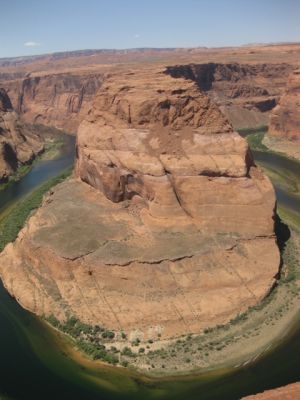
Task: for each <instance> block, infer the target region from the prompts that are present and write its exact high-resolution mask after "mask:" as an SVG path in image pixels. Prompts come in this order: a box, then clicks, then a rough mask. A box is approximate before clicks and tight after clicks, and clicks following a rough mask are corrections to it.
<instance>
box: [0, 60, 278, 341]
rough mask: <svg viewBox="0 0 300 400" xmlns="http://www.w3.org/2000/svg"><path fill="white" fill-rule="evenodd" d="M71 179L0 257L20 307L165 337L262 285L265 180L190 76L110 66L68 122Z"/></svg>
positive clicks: (224, 316) (268, 270) (266, 248)
mask: <svg viewBox="0 0 300 400" xmlns="http://www.w3.org/2000/svg"><path fill="white" fill-rule="evenodd" d="M76 175H77V179H71V180H69V181H67V182H65V183H63V184H61V185H59V186H57V187H56V188H55V189H54V191H52V192H51V193H50V194H49V195H48V196H47V197H46V199H45V201H44V204H43V206H42V207H41V208H40V209H39V210H38V211H37V212H36V214H35V215H34V216H33V217H31V218H30V220H29V221H28V224H27V225H26V227H25V228H24V229H23V230H22V231H21V233H20V235H19V237H18V239H17V241H16V242H15V243H14V244H10V245H8V246H7V247H6V249H5V251H4V252H3V253H2V255H1V256H0V273H1V278H2V279H3V282H4V284H5V286H6V287H7V289H8V290H9V292H10V293H11V294H12V295H13V296H15V297H16V299H17V300H18V301H19V302H20V303H21V304H22V305H23V306H24V307H26V308H28V309H30V310H31V311H33V312H35V313H37V314H39V315H49V314H55V315H56V317H57V318H59V319H65V318H67V317H69V316H71V315H75V316H77V317H78V318H79V319H81V320H82V321H84V322H86V323H90V324H100V325H102V326H105V327H107V328H109V329H113V330H115V331H116V332H120V331H121V330H122V331H125V332H126V333H128V335H129V336H128V337H129V338H131V337H133V336H132V335H135V334H136V333H137V332H138V334H139V335H140V337H142V338H144V339H148V338H157V333H159V334H160V335H161V336H162V337H163V338H164V337H165V338H166V337H176V336H179V335H183V334H187V333H192V332H195V333H196V332H200V331H201V330H203V329H204V328H206V327H208V326H213V325H215V324H218V323H224V322H226V321H228V320H229V319H231V318H233V317H234V316H235V315H237V314H238V313H239V312H242V311H244V310H246V309H247V307H249V306H251V305H254V304H257V303H259V302H260V301H261V300H262V299H263V298H264V296H265V295H266V294H267V293H268V291H269V290H270V288H271V287H272V285H273V284H274V282H275V279H276V278H275V276H276V274H277V272H278V267H279V252H278V248H277V245H276V240H275V237H274V229H273V228H274V227H273V224H274V221H273V217H274V209H275V196H274V191H273V187H272V185H271V183H270V181H269V179H268V178H266V177H265V176H264V174H263V173H262V172H261V171H260V170H259V169H258V168H256V167H255V166H254V165H253V162H252V159H251V154H250V152H249V149H248V146H247V144H246V142H245V140H244V139H242V138H241V137H240V136H239V135H238V134H237V133H235V132H234V131H233V129H232V127H231V125H230V124H229V122H228V121H227V120H226V118H225V117H224V115H223V114H222V113H221V112H220V110H219V109H218V108H217V107H216V106H215V105H214V104H213V103H212V102H211V100H210V99H209V98H208V97H207V96H206V95H205V94H203V93H202V92H200V91H199V89H198V87H197V85H196V84H195V83H194V82H192V81H190V80H186V79H174V78H172V77H170V76H168V75H166V74H165V71H164V70H163V69H160V68H157V69H154V68H151V69H150V68H149V69H146V68H143V69H142V70H127V71H122V73H120V72H119V73H118V74H115V75H111V77H109V78H108V79H107V80H106V81H105V84H104V85H103V86H102V87H101V89H100V90H99V92H98V94H97V96H96V98H95V101H94V105H93V107H92V109H91V110H90V112H89V113H88V115H87V116H86V118H85V120H84V121H83V122H82V123H81V125H80V128H79V131H78V143H77V163H76Z"/></svg>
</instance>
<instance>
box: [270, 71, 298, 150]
mask: <svg viewBox="0 0 300 400" xmlns="http://www.w3.org/2000/svg"><path fill="white" fill-rule="evenodd" d="M268 134H269V135H270V136H271V137H272V136H274V137H276V138H280V139H287V140H290V141H293V142H298V143H300V70H297V71H294V72H293V73H292V74H291V75H290V77H289V80H288V84H287V89H286V91H285V93H284V95H283V96H282V97H281V98H280V101H279V104H278V105H277V106H276V107H275V108H274V110H273V112H272V114H271V117H270V124H269V132H268Z"/></svg>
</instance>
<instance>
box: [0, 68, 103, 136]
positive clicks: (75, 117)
mask: <svg viewBox="0 0 300 400" xmlns="http://www.w3.org/2000/svg"><path fill="white" fill-rule="evenodd" d="M102 80H103V74H102V73H100V72H85V71H82V72H77V73H76V72H61V73H54V72H53V73H52V74H46V73H39V74H31V75H30V74H29V76H26V77H25V78H23V79H18V80H10V81H5V82H3V85H4V87H6V88H7V89H8V90H9V93H10V95H11V97H12V103H13V104H14V107H15V109H16V110H17V111H18V113H19V114H20V115H22V119H23V120H24V121H25V122H27V123H31V124H42V125H48V126H54V127H55V128H58V129H63V130H65V131H67V132H70V133H74V134H75V133H76V131H77V128H78V125H79V123H80V122H81V120H82V119H83V118H84V116H85V115H86V114H87V112H88V110H89V108H90V107H91V104H92V101H93V99H94V96H95V94H96V92H97V90H98V89H99V87H100V86H101V84H102Z"/></svg>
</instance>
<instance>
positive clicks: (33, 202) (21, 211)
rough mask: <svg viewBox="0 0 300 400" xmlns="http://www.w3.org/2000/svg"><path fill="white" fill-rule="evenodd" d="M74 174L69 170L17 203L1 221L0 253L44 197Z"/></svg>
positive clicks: (13, 238)
mask: <svg viewBox="0 0 300 400" xmlns="http://www.w3.org/2000/svg"><path fill="white" fill-rule="evenodd" d="M71 172H72V169H71V168H70V169H68V170H66V171H64V172H63V173H61V174H60V175H58V176H57V177H55V178H52V179H50V180H49V181H47V182H45V183H44V184H43V185H41V186H40V187H38V188H37V189H36V190H34V191H33V192H32V193H30V194H29V195H28V196H26V197H25V198H24V199H22V200H21V201H19V202H17V203H16V204H15V205H14V206H13V207H12V208H11V209H10V210H9V211H8V212H7V213H6V214H5V215H4V216H3V218H2V219H1V220H0V251H2V250H3V249H4V247H5V246H6V244H7V243H9V242H13V241H14V240H15V239H16V238H17V236H18V233H19V231H20V229H21V228H22V227H23V225H24V223H25V221H26V219H27V218H28V216H29V215H30V213H31V212H32V211H33V210H35V209H36V208H37V207H39V206H40V204H41V203H42V199H43V196H44V194H45V193H46V192H48V190H50V189H51V188H52V187H53V186H55V185H57V184H58V183H60V182H62V181H63V180H65V179H66V178H67V177H68V176H69V175H70V174H71Z"/></svg>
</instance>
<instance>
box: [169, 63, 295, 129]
mask: <svg viewBox="0 0 300 400" xmlns="http://www.w3.org/2000/svg"><path fill="white" fill-rule="evenodd" d="M294 68H295V67H294V66H292V65H289V64H284V63H280V64H279V63H276V64H273V63H269V64H265V63H263V64H262V63H259V64H258V63H254V64H245V63H240V64H238V63H224V64H220V63H207V64H187V65H177V66H176V65H174V66H170V67H168V68H167V73H168V74H170V75H171V76H173V77H175V78H178V77H185V78H187V79H191V80H193V81H195V82H196V83H197V85H198V86H199V88H200V89H201V90H204V91H205V92H206V93H207V94H208V95H209V96H210V97H211V98H212V99H213V101H214V102H215V103H216V104H218V105H219V107H220V108H221V109H222V111H223V112H224V114H225V115H226V116H227V118H228V119H229V120H230V121H231V123H232V124H233V126H234V127H235V128H236V129H242V128H255V127H259V126H263V125H268V122H269V121H268V120H269V115H270V111H271V110H272V109H273V108H274V107H275V106H276V104H277V102H278V100H279V98H280V96H281V95H282V93H283V91H284V89H285V86H286V81H287V78H288V76H289V74H290V73H291V72H292V71H293V69H294Z"/></svg>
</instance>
